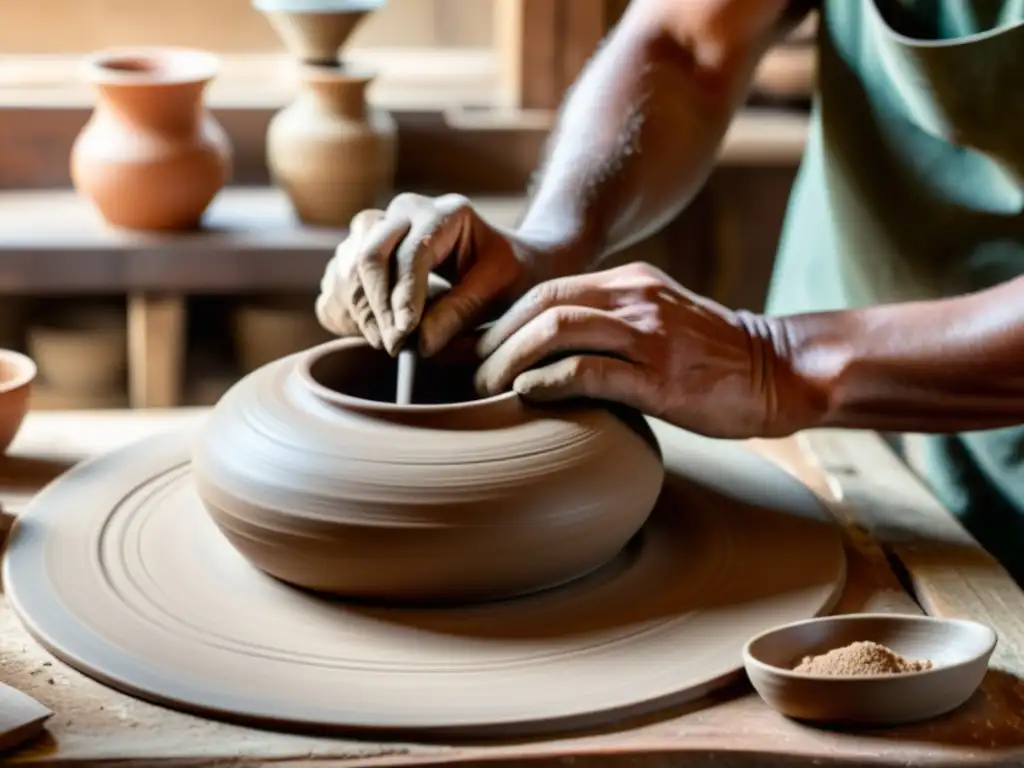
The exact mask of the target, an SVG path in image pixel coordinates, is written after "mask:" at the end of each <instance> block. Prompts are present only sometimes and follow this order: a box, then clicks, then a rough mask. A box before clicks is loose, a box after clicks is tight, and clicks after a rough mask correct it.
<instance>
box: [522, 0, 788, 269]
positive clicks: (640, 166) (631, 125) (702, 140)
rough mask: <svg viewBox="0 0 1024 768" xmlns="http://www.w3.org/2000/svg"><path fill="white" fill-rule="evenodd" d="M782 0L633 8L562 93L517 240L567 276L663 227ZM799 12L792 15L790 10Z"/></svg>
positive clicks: (640, 1) (702, 169) (692, 0)
mask: <svg viewBox="0 0 1024 768" xmlns="http://www.w3.org/2000/svg"><path fill="white" fill-rule="evenodd" d="M803 5H804V3H793V2H789V1H788V0H634V2H632V3H631V4H630V6H629V8H628V10H627V11H626V13H625V15H624V16H623V18H622V20H621V22H620V23H619V25H618V26H617V27H616V29H615V30H614V31H613V32H612V34H611V35H610V36H609V38H608V40H607V41H606V42H605V44H604V45H603V46H602V47H601V49H600V50H599V51H598V53H597V54H596V55H595V56H594V58H593V59H592V61H591V62H590V63H589V65H588V66H587V68H586V69H585V70H584V72H583V74H582V75H581V77H580V79H579V80H578V81H577V82H576V84H575V85H574V86H573V88H572V89H571V91H570V92H569V94H568V96H567V98H566V101H565V103H564V105H563V107H562V111H561V114H560V118H559V122H558V125H557V127H556V129H555V131H554V132H553V134H552V138H551V140H550V143H549V146H548V149H547V152H546V157H545V160H544V163H543V165H542V167H541V168H540V170H539V172H538V174H537V177H536V179H535V183H534V188H533V190H532V193H531V199H530V204H529V206H528V209H527V212H526V214H525V216H524V218H523V221H522V223H521V225H520V227H519V230H518V233H519V235H520V236H521V237H522V238H523V239H525V240H527V241H531V242H533V243H536V244H537V245H538V246H540V248H539V250H541V251H543V252H546V253H554V254H556V256H555V257H553V258H552V260H551V263H550V264H549V265H547V267H546V271H547V274H546V275H545V277H555V276H558V275H565V274H571V273H574V272H578V271H582V270H585V269H587V268H589V267H592V266H594V264H595V262H596V261H598V260H599V259H600V258H602V257H604V256H606V255H608V254H610V253H613V252H615V251H618V250H621V249H622V248H625V247H627V246H628V245H630V244H632V243H634V242H637V241H639V240H641V239H643V238H644V237H646V236H648V235H650V234H652V233H653V232H655V231H656V230H657V229H659V228H661V227H662V226H664V225H665V224H667V223H668V222H669V221H671V220H672V219H673V218H674V217H675V216H676V215H678V214H679V212H680V211H681V210H682V209H683V208H684V207H685V206H686V205H687V204H688V203H689V201H690V200H691V199H692V198H693V197H694V195H696V193H697V192H698V191H699V190H700V188H701V186H702V185H703V184H704V182H705V181H706V179H707V177H708V175H709V174H710V172H711V169H712V167H713V165H714V161H715V157H716V155H717V151H718V147H719V145H720V143H721V141H722V139H723V137H724V135H725V132H726V129H727V128H728V125H729V122H730V120H731V119H732V117H733V115H734V113H735V111H736V109H737V108H738V107H739V106H740V105H741V104H742V103H743V101H744V99H745V95H746V92H747V90H748V88H749V86H750V81H751V78H752V75H753V72H754V69H755V67H756V65H757V63H758V61H759V60H760V58H761V56H762V55H763V53H764V52H765V50H766V49H767V48H768V47H769V46H770V45H771V44H772V43H773V42H774V41H776V40H777V39H778V38H779V37H780V36H782V35H783V34H784V33H785V32H786V31H788V29H790V28H791V27H792V25H793V24H794V23H796V22H798V21H799V18H800V17H801V16H802V15H803V13H802V6H803ZM798 6H800V8H798Z"/></svg>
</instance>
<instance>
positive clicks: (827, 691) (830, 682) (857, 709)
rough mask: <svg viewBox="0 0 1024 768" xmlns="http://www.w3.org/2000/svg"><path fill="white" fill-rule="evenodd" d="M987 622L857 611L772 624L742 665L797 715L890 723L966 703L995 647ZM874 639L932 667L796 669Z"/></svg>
mask: <svg viewBox="0 0 1024 768" xmlns="http://www.w3.org/2000/svg"><path fill="white" fill-rule="evenodd" d="M996 639H997V638H996V633H995V631H993V630H992V629H991V628H990V627H987V626H985V625H984V624H979V623H978V622H975V621H967V620H963V619H937V618H932V617H929V616H917V615H898V614H852V615H849V616H829V617H824V618H818V619H811V620H809V621H800V622H797V623H795V624H787V625H785V626H782V627H776V628H775V629H771V630H768V631H767V632H764V633H762V634H760V635H758V636H757V637H755V638H753V639H752V640H750V641H749V642H748V643H747V645H746V647H745V648H744V649H743V663H744V666H745V667H746V670H747V675H748V677H749V678H750V682H751V683H752V684H753V686H754V689H755V690H756V691H757V692H758V694H759V695H760V696H761V698H762V699H764V701H765V703H767V704H768V706H770V707H772V708H773V709H775V710H777V711H779V712H781V713H782V714H784V715H786V716H788V717H792V718H794V719H796V720H804V721H812V722H818V723H829V724H835V725H861V726H892V725H901V724H905V723H911V722H919V721H921V720H928V719H930V718H933V717H937V716H939V715H942V714H945V713H946V712H950V711H952V710H954V709H956V708H957V707H959V706H960V705H961V704H963V703H964V702H965V701H967V700H968V699H969V698H970V697H971V696H972V695H973V694H974V692H975V691H976V690H977V689H978V686H979V685H981V681H982V679H983V678H984V677H985V672H986V671H987V669H988V660H989V657H991V655H992V651H993V650H994V649H995V646H996ZM865 640H866V641H873V642H876V643H879V644H880V645H884V646H886V647H887V648H890V649H892V650H893V651H895V652H896V653H898V654H901V655H902V656H905V657H906V658H909V659H919V660H925V659H927V660H930V661H931V662H932V665H933V666H932V669H930V670H926V671H923V672H910V673H905V674H892V675H850V676H843V677H832V676H824V675H822V676H818V675H806V674H802V673H798V672H795V671H793V667H795V666H796V665H797V664H798V663H799V662H800V660H801V659H803V658H804V657H805V656H817V655H819V654H822V653H826V652H828V651H830V650H832V649H833V648H841V647H843V646H846V645H849V644H850V643H854V642H857V641H865Z"/></svg>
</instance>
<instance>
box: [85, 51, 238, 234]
mask: <svg viewBox="0 0 1024 768" xmlns="http://www.w3.org/2000/svg"><path fill="white" fill-rule="evenodd" d="M216 71H217V59H216V57H214V56H213V55H212V54H208V53H204V52H202V51H192V50H186V49H174V48H139V49H131V50H122V51H112V52H106V53H101V54H99V55H97V56H96V57H94V58H93V59H92V60H90V61H89V62H88V66H87V72H88V77H89V79H90V80H91V81H92V83H93V84H94V85H95V87H96V90H97V93H98V95H99V96H98V101H97V105H96V109H95V111H94V112H93V114H92V117H91V118H90V119H89V122H88V123H87V124H86V126H85V128H84V129H83V130H82V132H81V134H79V136H78V138H77V139H76V140H75V144H74V147H73V148H72V151H71V178H72V181H73V182H74V185H75V188H76V189H77V190H78V192H79V193H80V194H82V195H83V196H84V197H86V198H88V199H89V200H91V201H92V202H93V203H94V204H95V205H96V207H97V208H98V209H99V211H100V213H101V214H102V216H103V217H104V218H105V219H106V220H107V221H108V222H109V223H110V224H113V225H115V226H119V227H126V228H131V229H192V228H195V227H197V226H198V225H199V221H200V218H201V217H202V215H203V213H204V211H205V210H206V208H207V207H208V206H209V204H210V202H211V201H212V200H213V198H214V196H215V195H216V194H217V192H218V191H219V190H220V189H221V187H223V186H224V184H225V183H226V182H227V180H228V178H229V177H230V174H231V146H230V143H229V141H228V138H227V134H226V133H225V132H224V130H223V128H221V126H220V125H219V124H218V123H217V121H216V120H215V119H214V118H213V116H212V115H211V114H210V113H209V112H208V111H207V110H206V109H205V108H204V106H203V91H204V90H205V88H206V85H207V84H208V83H209V82H210V80H211V79H212V78H213V77H214V75H215V74H216Z"/></svg>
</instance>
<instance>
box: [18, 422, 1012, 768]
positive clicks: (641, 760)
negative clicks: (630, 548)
mask: <svg viewBox="0 0 1024 768" xmlns="http://www.w3.org/2000/svg"><path fill="white" fill-rule="evenodd" d="M204 414H205V411H203V410H190V411H180V412H178V411H153V412H147V413H128V412H110V413H107V414H99V413H96V414H62V415H55V414H32V415H31V416H30V417H29V419H28V421H27V422H26V425H25V427H24V429H23V432H22V434H21V435H20V436H19V438H18V440H17V442H16V444H15V448H14V455H12V456H10V457H8V458H6V459H3V460H0V501H2V502H4V503H5V505H6V506H7V507H8V508H9V509H10V510H12V511H14V512H17V511H19V510H20V509H21V508H22V507H23V505H24V504H25V503H27V501H29V500H30V499H31V497H32V495H33V494H34V493H35V491H36V490H38V488H40V487H41V486H42V485H43V484H44V483H45V482H47V481H48V480H49V479H52V478H53V477H55V476H56V475H57V474H58V473H59V472H60V471H62V469H63V468H64V467H66V466H68V463H69V462H74V461H77V460H81V459H83V458H86V457H88V456H90V455H95V454H96V453H98V452H101V451H106V450H110V449H112V448H115V447H117V446H119V445H124V444H125V443H127V442H129V441H131V440H134V439H138V438H141V437H144V436H147V435H150V434H154V433H156V432H157V431H159V430H162V429H167V428H175V427H178V426H183V425H185V424H187V423H188V422H189V421H190V420H194V419H201V418H203V416H204ZM835 440H836V441H837V442H833V443H832V453H831V454H829V455H830V456H833V457H835V456H837V455H838V456H841V457H842V459H841V460H837V459H827V461H828V462H829V464H830V465H831V466H833V467H834V469H835V471H834V473H833V474H831V475H827V474H825V473H823V472H822V471H821V468H820V467H818V466H815V465H814V464H813V463H811V462H809V460H808V455H807V454H806V453H805V452H804V451H803V450H801V446H800V445H798V444H797V443H796V442H795V441H793V440H784V441H772V442H756V443H755V448H756V450H758V451H762V452H764V453H765V454H766V455H768V456H770V457H772V458H773V459H775V460H776V461H778V462H779V463H780V464H781V465H782V466H783V467H785V468H786V469H787V470H788V471H790V472H793V473H794V474H796V475H797V476H799V477H801V478H803V479H804V480H805V482H806V483H807V484H808V485H809V486H810V487H811V488H812V489H813V490H814V491H815V492H816V493H818V494H819V495H820V496H822V497H823V498H825V499H826V500H827V503H828V507H829V509H830V510H832V511H833V513H834V514H835V515H836V516H837V519H839V521H840V522H841V523H842V525H843V528H844V531H845V533H846V535H847V538H848V542H849V548H848V551H849V565H850V576H849V584H848V588H847V590H846V593H845V594H844V600H843V603H842V605H841V606H840V609H841V610H843V611H847V612H849V611H857V610H898V611H911V612H912V611H914V610H915V609H916V608H915V605H914V603H913V602H912V601H911V600H910V598H909V597H908V596H907V594H906V593H905V592H903V591H902V590H901V589H900V588H899V585H898V583H897V581H896V577H895V576H894V575H893V573H892V571H890V570H889V568H888V565H887V563H886V555H885V553H884V552H883V551H882V550H881V549H880V548H879V547H878V546H877V544H876V543H875V541H874V540H873V539H872V537H871V536H870V534H869V525H868V522H866V521H869V520H871V519H878V518H879V517H883V518H884V517H887V516H896V517H900V518H901V519H913V518H914V517H915V516H920V515H922V514H924V515H928V516H930V518H934V519H935V520H936V521H938V520H941V519H942V518H941V515H943V514H945V512H944V511H943V510H942V509H941V507H938V508H936V506H935V502H934V499H932V498H931V497H930V496H929V495H928V494H927V493H926V492H925V493H924V495H922V494H921V490H922V489H921V488H920V485H919V483H918V482H917V480H916V479H915V478H914V477H913V476H912V475H911V474H910V473H909V472H908V471H907V470H906V469H905V468H904V467H903V466H902V465H900V464H899V463H897V462H896V461H895V459H894V458H893V457H892V456H891V455H886V454H885V453H884V451H883V452H879V449H878V444H877V442H876V443H874V444H873V443H871V441H872V440H874V441H877V440H878V438H876V437H873V436H865V437H861V438H857V439H855V440H854V442H852V443H851V444H850V445H849V446H848V447H847V448H845V449H841V441H842V440H843V437H842V436H837V437H836V438H835ZM837 446H840V447H837ZM840 450H842V453H838V451H840ZM872 457H874V458H872ZM861 458H864V459H866V460H867V459H871V461H870V462H868V463H864V464H860V459H861ZM829 464H827V465H829ZM871 476H883V477H884V478H885V484H884V485H878V484H877V483H874V482H865V481H864V480H863V478H864V477H871ZM856 478H861V479H860V481H859V485H857V482H858V481H856ZM851 481H852V482H853V484H852V485H851ZM856 487H859V488H860V491H859V492H858V493H854V492H853V489H854V488H856ZM844 489H845V490H844ZM915 489H916V490H915ZM947 517H948V516H947ZM941 525H943V526H946V527H948V522H945V523H941ZM905 546H906V545H905ZM955 567H956V564H955V563H954V568H955ZM943 570H944V567H943V566H942V565H941V563H940V561H934V562H933V564H932V566H931V571H930V572H931V573H938V572H942V571H943ZM947 570H948V568H947ZM960 578H962V577H960ZM957 580H958V578H952V579H945V580H943V579H935V580H934V582H933V583H934V585H935V586H934V589H935V590H936V592H937V595H938V593H939V591H941V594H942V599H943V600H947V601H948V600H950V599H951V598H949V597H948V596H947V595H946V593H945V591H944V590H945V589H946V588H947V585H948V584H949V583H950V582H956V581H957ZM1003 589H1004V592H1005V589H1008V587H1006V585H1005V584H1004V585H1003ZM961 597H963V593H962V592H961ZM958 599H959V598H958ZM1002 599H1005V600H1012V601H1018V600H1020V599H1022V598H1021V596H1020V595H1019V594H1018V593H1012V592H1011V593H1010V594H1009V595H1007V594H1003V595H1002ZM933 600H934V601H935V602H936V603H937V602H938V601H939V597H938V596H936V597H935V598H933ZM1012 604H1016V603H1015V602H1014V603H1012ZM986 605H987V607H985V609H984V610H985V611H987V612H988V615H990V616H991V617H992V619H993V621H994V623H995V626H996V628H997V630H998V631H999V632H1000V634H1001V635H1002V636H1005V635H1006V634H1007V628H1006V627H1004V626H1002V624H1001V622H1003V621H1004V620H1005V621H1007V622H1009V624H1008V626H1009V628H1010V630H1011V631H1012V628H1013V624H1014V622H1015V621H1017V620H1018V618H1019V614H1018V617H1010V618H1009V619H1005V618H1000V616H999V613H998V612H997V611H995V610H994V608H993V607H992V606H991V605H988V604H986ZM971 610H974V611H977V610H979V609H978V608H976V607H974V606H971ZM974 615H977V613H975V614H974ZM1011 662H1012V657H1006V658H1003V660H1002V663H1003V664H1007V663H1011ZM994 674H995V675H996V677H993V678H992V679H990V680H988V681H986V683H985V685H984V687H983V689H982V691H981V692H980V693H979V694H978V695H976V696H975V697H974V698H973V699H972V700H971V701H970V702H969V703H968V704H967V705H965V707H964V708H962V709H961V710H959V711H958V712H956V713H953V714H952V715H949V716H947V717H944V718H941V719H939V720H936V721H934V722H931V723H925V724H922V725H919V726H915V727H911V728H900V729H896V730H887V731H875V732H861V733H850V732H834V731H822V730H817V729H813V728H809V727H805V726H802V725H799V724H797V723H794V722H792V721H788V720H785V719H784V718H782V717H781V716H779V715H776V714H775V713H774V712H772V711H770V710H768V709H767V708H766V707H765V706H764V705H763V704H762V703H761V702H760V700H759V699H758V698H756V697H755V696H754V695H753V694H752V693H750V691H749V688H747V687H746V686H739V687H737V688H736V689H734V690H730V691H726V692H722V693H720V694H718V695H716V696H715V697H713V698H711V699H708V700H706V701H702V702H700V703H699V704H698V705H695V706H693V707H690V708H687V709H685V710H683V711H680V712H672V713H666V714H664V715H663V716H662V717H661V719H657V720H648V721H644V722H626V723H622V724H620V726H619V727H618V728H617V729H616V730H615V731H613V732H610V733H593V734H579V735H575V736H571V737H566V738H562V739H553V740H547V741H539V742H529V743H522V744H489V745H476V746H454V745H440V744H439V745H415V744H398V743H370V742H350V741H343V740H327V739H318V738H310V737H302V736H294V735H287V734H275V733H269V732H262V731H254V730H251V729H246V728H240V727H237V726H232V725H227V724H223V723H216V722H212V721H207V720H203V719H200V718H194V717H190V716H187V715H182V714H179V713H176V712H171V711H169V710H164V709H161V708H159V707H155V706H152V705H148V704H144V703H142V702H140V701H137V700H134V699H131V698H129V697H126V696H123V695H120V694H117V693H114V692H113V691H111V690H109V689H107V688H105V687H103V686H101V685H99V684H98V683H95V682H93V681H91V680H89V679H87V678H85V677H83V676H82V675H80V674H78V673H77V672H75V671H73V670H71V669H69V668H67V667H65V666H63V665H61V664H60V663H59V662H56V661H54V660H53V659H52V658H51V657H50V656H49V655H48V654H46V653H45V652H43V651H42V650H41V649H40V648H39V647H38V646H37V645H36V644H35V643H34V642H32V641H31V640H30V639H28V638H27V637H26V635H25V633H24V631H23V630H22V628H21V626H20V625H19V624H18V623H17V621H16V620H15V619H14V617H13V614H12V612H11V611H10V610H9V608H8V606H7V605H6V602H4V601H2V600H0V675H2V676H3V679H4V680H5V681H7V682H8V683H10V684H12V685H15V686H16V687H18V688H19V689H21V690H23V691H25V692H26V693H28V694H29V695H32V696H33V697H35V698H37V699H38V700H39V701H41V702H42V703H43V704H44V705H47V706H49V707H50V708H51V709H53V710H54V712H55V713H56V716H55V717H54V718H52V719H51V721H50V722H49V724H48V728H47V735H46V736H45V737H43V738H42V739H41V740H38V741H36V742H35V743H34V744H33V745H32V746H31V748H28V749H26V750H23V751H21V752H19V753H17V761H18V762H25V763H33V764H50V763H59V762H66V763H70V762H76V761H79V762H77V764H82V763H86V764H88V763H90V762H91V763H92V764H99V763H101V762H105V761H109V760H113V759H118V760H121V761H124V764H135V765H154V764H157V765H211V764H214V763H215V762H218V761H225V760H230V761H231V762H234V763H236V764H249V765H256V764H266V763H269V762H272V763H273V764H274V765H281V766H298V765H325V764H336V765H342V764H343V765H348V766H393V765H418V766H427V765H431V766H432V765H437V766H440V765H450V764H451V763H459V764H460V765H466V766H469V765H473V766H476V765H479V766H484V765H493V764H494V763H495V762H500V763H504V764H506V765H512V764H516V765H524V764H530V765H534V766H538V767H539V766H545V768H546V766H552V767H554V766H557V765H565V764H566V762H567V761H571V762H572V763H573V765H586V766H600V767H601V768H605V766H608V768H612V767H614V768H623V767H624V766H630V768H633V767H634V766H651V767H652V768H654V767H657V768H661V767H662V766H665V767H666V768H667V767H668V766H670V765H671V766H686V765H729V766H758V767H760V766H783V765H786V766H790V765H812V764H827V765H848V766H855V765H856V766H864V765H886V766H897V765H899V766H903V765H921V766H940V765H943V766H949V765H953V766H968V765H985V766H988V765H1011V764H1019V763H1020V761H1021V760H1024V728H1022V727H1021V722H1020V715H1019V714H1018V713H1019V712H1021V711H1024V709H1022V708H1021V706H1020V702H1019V701H1018V700H1016V699H1013V698H1011V697H1010V696H1009V695H1008V694H1007V687H1006V686H1005V685H1003V684H1001V683H1000V682H999V677H998V676H999V675H1005V673H1002V672H996V673H994ZM12 764H13V763H12Z"/></svg>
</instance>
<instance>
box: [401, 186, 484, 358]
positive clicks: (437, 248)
mask: <svg viewBox="0 0 1024 768" xmlns="http://www.w3.org/2000/svg"><path fill="white" fill-rule="evenodd" d="M392 208H393V209H394V210H395V212H396V213H398V214H401V215H404V216H406V217H408V219H409V221H410V228H409V232H408V234H407V235H406V236H405V239H404V240H403V241H402V243H401V245H399V247H398V249H397V251H396V253H395V282H394V286H393V288H392V292H391V309H392V312H393V314H394V318H395V321H394V328H395V332H394V334H393V336H392V337H391V338H389V339H387V340H386V342H387V343H389V344H390V345H391V346H389V349H392V346H393V347H395V348H397V346H398V345H399V344H401V342H402V341H403V340H404V339H405V338H406V336H408V335H409V334H410V333H411V332H412V331H413V330H415V329H416V328H417V327H419V324H420V321H421V320H422V319H423V312H424V308H425V307H426V304H427V298H428V295H429V278H430V274H431V272H432V271H433V270H434V269H435V268H436V267H438V266H440V265H441V264H442V263H443V262H444V261H445V260H446V259H448V258H449V257H450V256H452V255H453V254H457V253H458V252H459V251H460V250H462V249H465V248H466V247H467V245H466V243H465V240H466V237H467V235H468V232H469V230H468V226H467V225H468V223H469V215H470V213H471V209H470V207H469V201H468V200H467V199H466V198H464V197H462V196H461V195H444V196H442V197H438V198H428V197H422V196H420V195H400V196H399V197H397V198H395V201H394V203H392ZM389 210H391V209H389ZM427 353H428V354H429V352H427Z"/></svg>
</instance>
